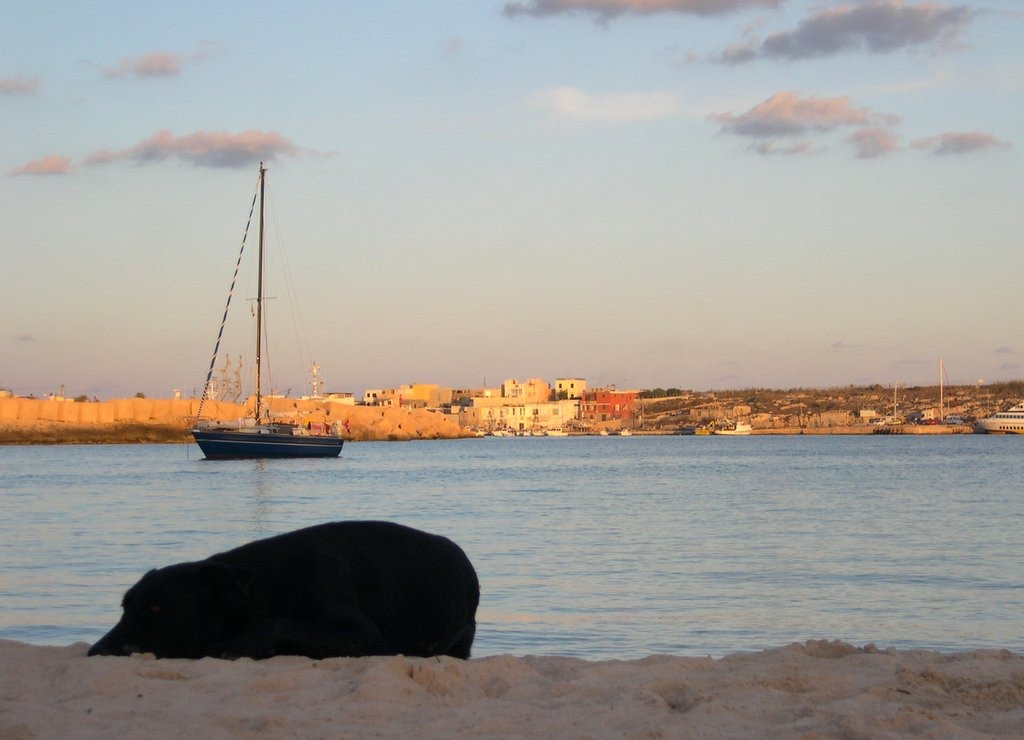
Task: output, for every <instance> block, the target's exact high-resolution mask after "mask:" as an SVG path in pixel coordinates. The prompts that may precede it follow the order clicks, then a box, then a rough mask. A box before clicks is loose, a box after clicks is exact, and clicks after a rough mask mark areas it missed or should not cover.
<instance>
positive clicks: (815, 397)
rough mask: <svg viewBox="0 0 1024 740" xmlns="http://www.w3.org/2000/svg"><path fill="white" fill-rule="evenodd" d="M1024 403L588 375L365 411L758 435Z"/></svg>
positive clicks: (897, 389)
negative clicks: (740, 429)
mask: <svg viewBox="0 0 1024 740" xmlns="http://www.w3.org/2000/svg"><path fill="white" fill-rule="evenodd" d="M1021 399H1024V381H1011V382H1005V383H993V384H989V385H958V386H948V387H942V386H910V387H902V386H898V385H897V386H889V387H884V386H880V385H874V386H867V387H856V386H848V387H842V388H828V389H806V388H800V389H789V390H770V389H763V388H751V389H741V390H725V391H693V390H684V389H680V388H654V389H642V390H641V389H630V390H624V389H618V388H615V387H600V388H589V387H588V385H587V381H586V379H584V378H556V379H555V381H554V384H553V385H552V384H550V383H548V382H547V381H545V380H543V379H540V378H530V379H527V380H526V381H523V382H520V381H518V380H515V379H509V380H506V381H505V382H503V383H502V384H501V385H500V386H498V387H494V388H474V389H456V388H446V387H444V386H440V385H433V384H412V385H404V386H401V387H400V388H393V389H374V390H368V391H366V392H365V393H364V396H363V398H362V403H363V404H365V405H370V406H372V405H378V406H379V405H385V406H407V407H412V408H429V409H437V410H439V411H443V412H445V413H449V414H452V415H453V416H457V417H458V421H459V424H460V425H461V426H463V427H467V428H470V429H474V430H479V431H484V432H494V431H510V432H513V433H523V432H533V431H541V432H546V431H553V430H565V431H577V432H588V431H595V430H609V431H621V430H630V431H637V432H645V431H646V432H660V433H672V432H686V431H690V430H694V429H699V428H715V427H718V428H721V427H723V426H728V425H730V424H735V423H736V422H745V423H748V424H749V425H750V426H751V427H752V429H754V430H762V431H768V430H793V429H806V430H816V429H831V428H851V427H879V426H888V427H896V426H902V425H917V426H934V425H946V426H969V425H971V424H973V423H974V421H975V420H977V419H980V418H984V417H987V416H989V415H990V414H992V413H995V412H996V411H999V410H1002V409H1005V408H1007V407H1009V406H1011V405H1013V404H1015V403H1018V402H1019V401H1020V400H1021Z"/></svg>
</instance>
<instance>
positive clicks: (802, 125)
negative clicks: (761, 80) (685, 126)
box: [711, 92, 874, 138]
mask: <svg viewBox="0 0 1024 740" xmlns="http://www.w3.org/2000/svg"><path fill="white" fill-rule="evenodd" d="M873 115H874V112H873V111H872V110H871V109H870V108H854V107H852V106H851V105H850V101H849V99H848V98H845V97H842V98H815V97H807V98H801V97H800V94H799V93H795V92H779V93H775V95H773V96H772V97H770V98H768V99H767V100H765V101H763V102H761V103H758V104H757V105H755V106H754V107H753V108H751V109H750V110H748V111H746V112H744V113H740V114H738V115H737V114H735V113H716V114H712V116H711V118H712V120H715V121H718V122H719V123H721V124H722V130H723V131H724V132H726V133H731V134H738V135H740V136H750V137H754V138H771V137H775V136H802V135H804V134H806V133H808V132H809V131H828V130H831V129H835V128H839V127H841V126H865V125H867V124H868V122H869V121H870V120H871V118H872V116H873Z"/></svg>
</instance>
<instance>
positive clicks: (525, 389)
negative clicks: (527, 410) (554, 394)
mask: <svg viewBox="0 0 1024 740" xmlns="http://www.w3.org/2000/svg"><path fill="white" fill-rule="evenodd" d="M501 397H502V398H505V399H509V400H512V401H515V402H516V403H546V402H548V401H550V400H551V386H550V385H549V384H548V382H547V381H546V380H541V379H540V378H527V379H526V382H523V383H520V382H519V381H518V380H516V379H515V378H510V379H508V380H506V381H505V382H504V383H502V384H501Z"/></svg>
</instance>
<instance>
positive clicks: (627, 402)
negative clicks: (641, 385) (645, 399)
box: [580, 388, 640, 424]
mask: <svg viewBox="0 0 1024 740" xmlns="http://www.w3.org/2000/svg"><path fill="white" fill-rule="evenodd" d="M639 396H640V391H620V390H616V389H614V388H594V389H593V390H591V389H587V390H585V391H583V396H582V398H581V399H580V416H581V417H582V418H584V419H586V420H587V421H591V422H601V421H612V420H614V419H618V420H619V421H622V422H625V423H629V424H631V423H632V421H633V411H634V409H635V407H636V400H637V398H638V397H639Z"/></svg>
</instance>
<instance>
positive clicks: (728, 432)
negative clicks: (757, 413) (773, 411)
mask: <svg viewBox="0 0 1024 740" xmlns="http://www.w3.org/2000/svg"><path fill="white" fill-rule="evenodd" d="M752 428H753V427H751V426H750V424H748V423H747V422H745V421H737V422H736V423H735V424H734V425H733V426H732V427H731V428H730V427H724V428H723V427H719V428H717V429H715V434H717V435H719V436H723V437H745V436H747V435H749V434H750V432H751V430H752Z"/></svg>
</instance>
